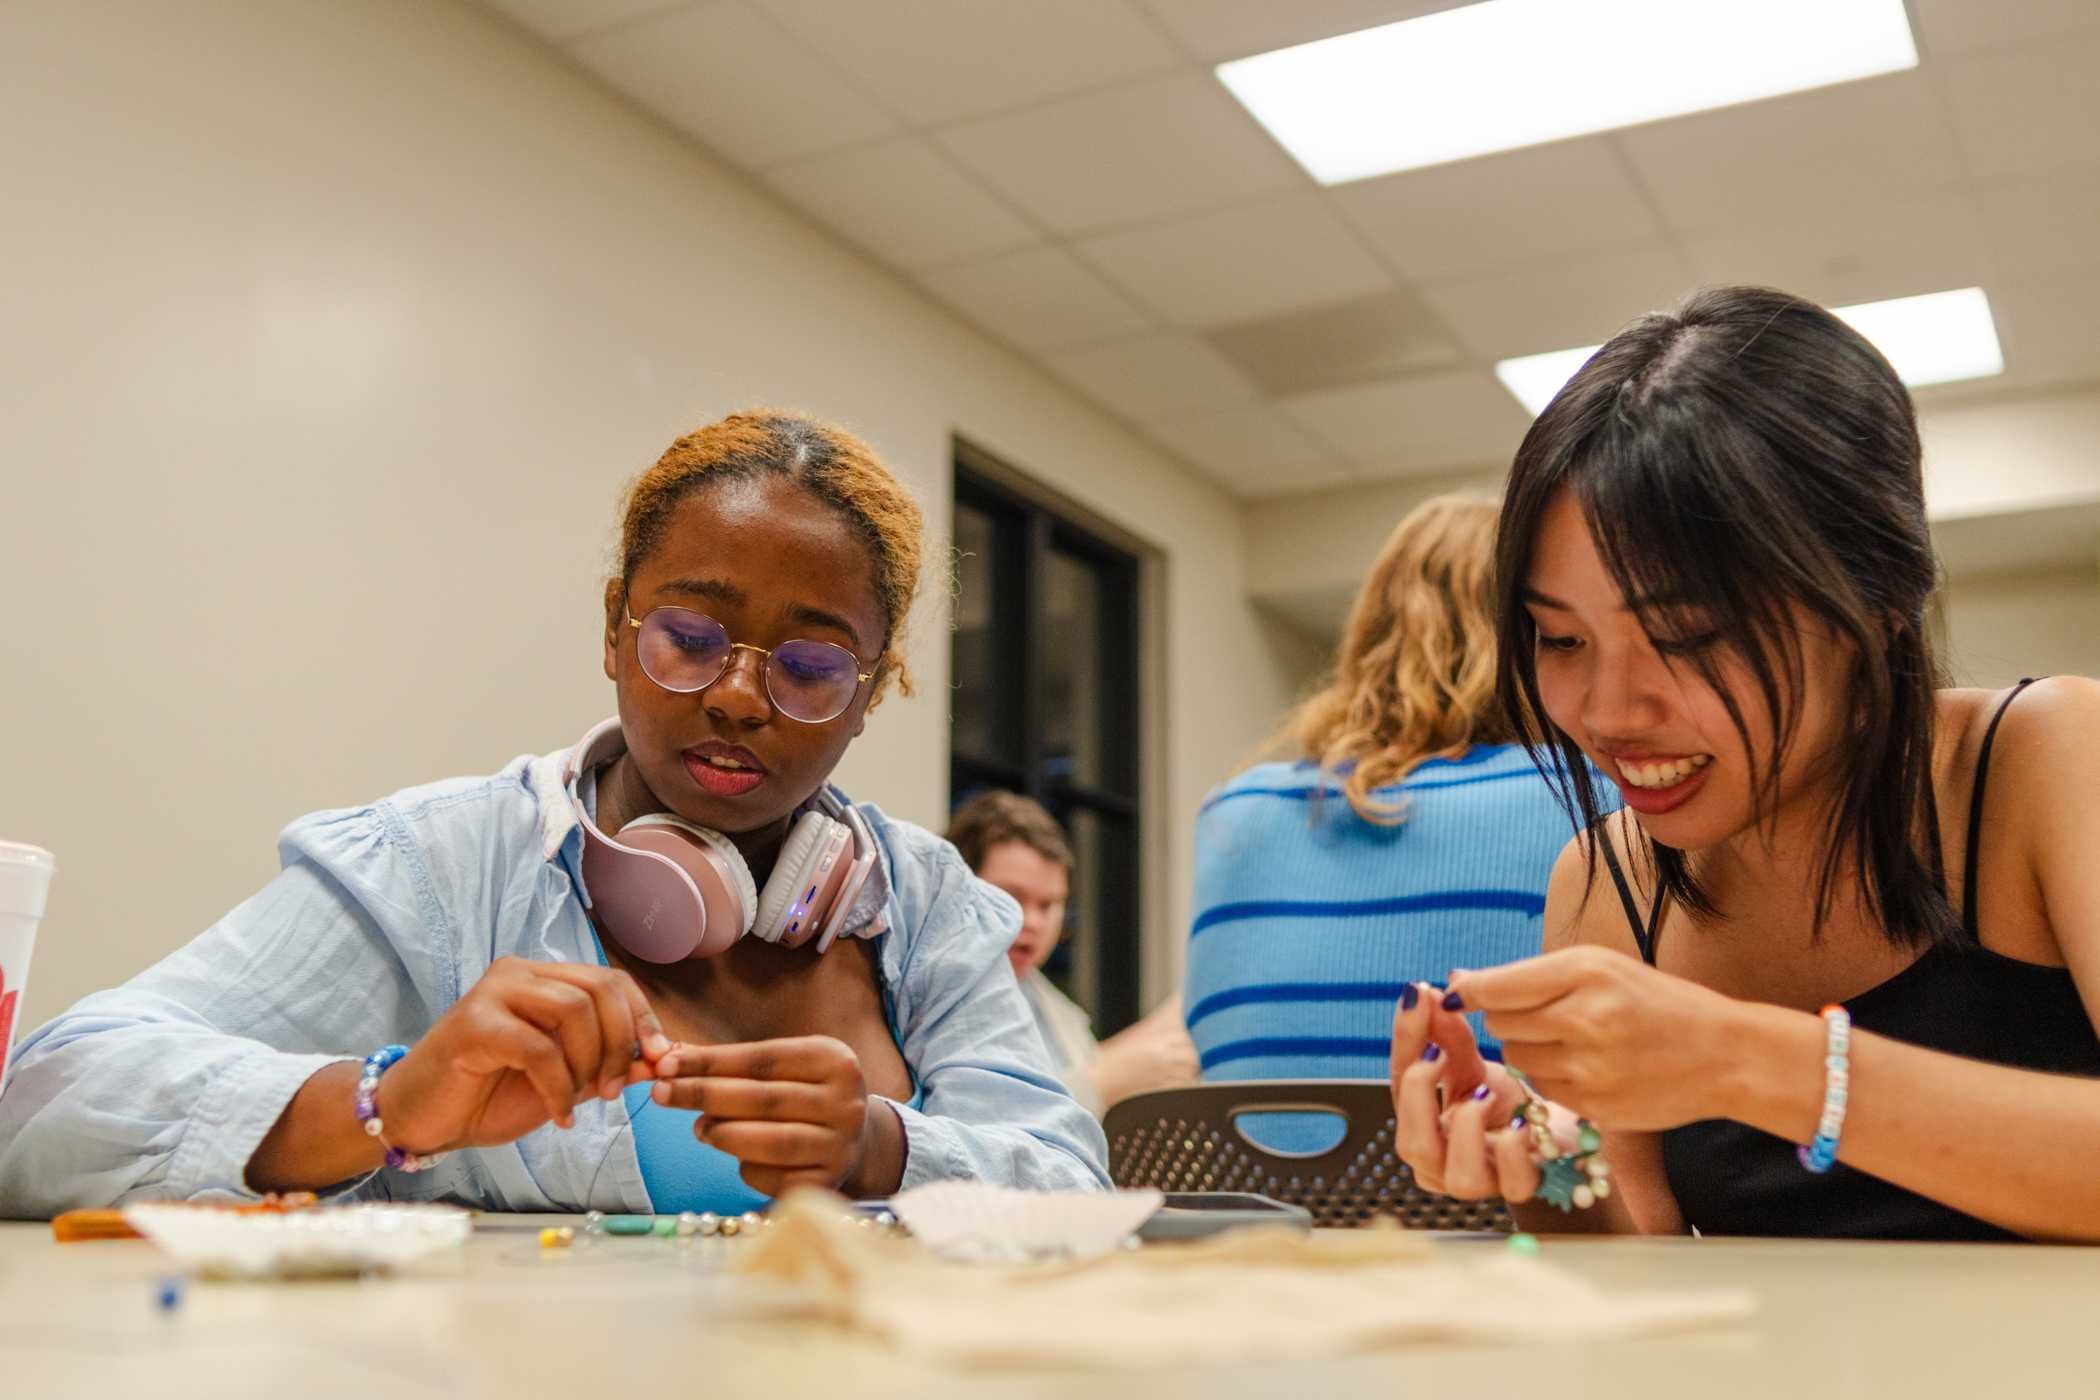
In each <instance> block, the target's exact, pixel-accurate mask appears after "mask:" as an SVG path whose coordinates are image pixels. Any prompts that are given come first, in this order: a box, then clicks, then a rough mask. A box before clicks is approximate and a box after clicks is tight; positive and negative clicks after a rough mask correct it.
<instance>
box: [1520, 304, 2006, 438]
mask: <svg viewBox="0 0 2100 1400" xmlns="http://www.w3.org/2000/svg"><path fill="white" fill-rule="evenodd" d="M1831 314H1832V315H1834V316H1836V317H1837V318H1838V319H1839V320H1841V321H1843V322H1844V323H1845V324H1846V325H1848V326H1850V327H1852V329H1854V330H1856V331H1858V332H1859V333H1860V334H1861V335H1863V336H1865V337H1866V338H1867V341H1868V343H1869V344H1871V345H1872V346H1873V347H1874V348H1875V349H1876V350H1879V351H1880V352H1881V353H1882V354H1883V355H1884V356H1886V357H1887V358H1888V362H1889V364H1890V365H1891V366H1893V367H1894V368H1895V371H1896V374H1897V375H1898V377H1900V378H1901V379H1902V380H1903V382H1904V383H1905V384H1907V385H1909V386H1910V387H1911V388H1913V389H1917V388H1922V387H1923V386H1925V385H1927V384H1950V383H1952V382H1954V381H1955V380H1957V379H1987V378H1989V377H1990V376H1991V375H1994V374H2003V373H2004V372H2005V354H2004V352H2003V351H2001V350H2000V349H1999V348H1998V326H1997V323H1996V322H1994V321H1993V320H1992V319H1991V303H1990V298H1988V297H1986V296H1985V295H1984V294H1983V288H1981V287H1963V288H1962V289H1961V290H1960V291H1954V292H1928V293H1927V294H1926V295H1924V296H1917V297H1897V298H1895V299H1894V300H1892V301H1870V302H1865V303H1862V304H1861V305H1859V306H1840V307H1837V308H1835V309H1834V310H1833V311H1832V312H1831ZM1601 348H1602V347H1601V346H1596V345H1584V346H1582V347H1580V348H1578V349H1574V350H1548V351H1547V352H1546V353H1545V354H1543V355H1523V356H1520V357H1518V358H1517V359H1514V360H1503V361H1500V362H1499V363H1497V364H1496V366H1495V377H1496V378H1497V379H1499V380H1501V381H1502V387H1503V388H1505V389H1507V390H1509V391H1510V393H1512V394H1514V395H1516V397H1517V402H1518V403H1520V404H1522V405H1524V407H1525V408H1526V409H1527V410H1528V411H1529V412H1530V413H1531V415H1532V416H1533V417H1534V418H1536V417H1537V416H1538V415H1539V414H1540V413H1542V412H1544V411H1545V407H1546V405H1547V404H1549V403H1551V402H1553V396H1554V395H1555V394H1557V393H1559V392H1560V390H1561V386H1562V385H1563V384H1566V383H1567V382H1568V380H1570V379H1571V378H1573V377H1574V375H1575V371H1576V370H1578V369H1581V368H1582V367H1583V365H1584V364H1585V363H1587V362H1588V360H1589V358H1590V356H1592V355H1594V354H1596V353H1597V351H1598V350H1599V349H1601Z"/></svg>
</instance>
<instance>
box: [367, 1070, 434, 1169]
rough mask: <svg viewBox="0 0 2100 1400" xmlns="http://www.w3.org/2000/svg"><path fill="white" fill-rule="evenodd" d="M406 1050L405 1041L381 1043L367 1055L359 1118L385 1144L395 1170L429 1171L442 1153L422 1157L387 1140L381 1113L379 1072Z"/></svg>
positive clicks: (388, 1159) (382, 1144)
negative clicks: (399, 1043) (392, 1043)
mask: <svg viewBox="0 0 2100 1400" xmlns="http://www.w3.org/2000/svg"><path fill="white" fill-rule="evenodd" d="M407 1053H408V1047H407V1046H406V1045H382V1046H380V1047H379V1048H378V1049H377V1050H374V1051H373V1052H372V1053H371V1054H369V1055H367V1056H365V1067H364V1069H363V1070H362V1071H361V1072H360V1073H359V1074H358V1076H357V1098H356V1101H355V1102H356V1111H357V1121H358V1122H359V1123H362V1124H363V1125H364V1129H365V1135H366V1136H367V1137H375V1138H378V1139H379V1145H380V1146H381V1147H384V1148H386V1164H387V1165H388V1166H389V1167H392V1168H393V1169H394V1170H396V1171H404V1172H427V1171H429V1170H430V1169H431V1168H432V1167H434V1166H436V1165H437V1164H438V1159H439V1158H440V1157H441V1156H442V1155H443V1154H442V1153H435V1152H434V1153H432V1154H431V1155H429V1156H428V1157H422V1156H418V1155H417V1154H415V1153H413V1152H403V1151H402V1150H401V1149H400V1148H398V1147H393V1146H390V1145H389V1144H388V1143H387V1140H386V1124H385V1123H383V1122H381V1121H380V1117H379V1076H380V1075H382V1074H385V1073H386V1072H387V1071H388V1070H390V1069H392V1068H393V1067H394V1065H395V1064H396V1063H398V1062H399V1061H400V1059H401V1057H402V1056H403V1055H406V1054H407Z"/></svg>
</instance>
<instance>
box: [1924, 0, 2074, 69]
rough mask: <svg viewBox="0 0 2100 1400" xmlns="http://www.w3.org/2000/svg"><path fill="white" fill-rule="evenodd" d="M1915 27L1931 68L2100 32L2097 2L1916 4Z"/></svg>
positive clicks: (1946, 0)
mask: <svg viewBox="0 0 2100 1400" xmlns="http://www.w3.org/2000/svg"><path fill="white" fill-rule="evenodd" d="M1910 13H1911V23H1912V26H1913V27H1914V28H1915V30H1916V31H1917V35H1918V42H1919V44H1920V46H1921V47H1922V48H1923V49H1924V51H1925V59H1926V61H1927V62H1928V63H1929V62H1931V61H1932V60H1933V59H1935V58H1938V57H1941V56H1942V55H1945V54H1955V53H1967V52H1970V51H1972V50H1975V49H1988V48H1996V47H1998V46H1999V45H2002V44H2016V43H2019V42H2020V41H2022V40H2024V39H2047V38H2053V37H2056V36H2058V35H2063V34H2077V33H2081V32H2091V31H2094V30H2100V5H2095V4H2094V3H2093V0H1990V3H1985V4H1978V3H1977V0H1910Z"/></svg>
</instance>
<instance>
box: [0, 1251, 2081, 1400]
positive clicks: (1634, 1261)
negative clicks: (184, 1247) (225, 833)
mask: <svg viewBox="0 0 2100 1400" xmlns="http://www.w3.org/2000/svg"><path fill="white" fill-rule="evenodd" d="M570 1219H572V1218H571V1217H531V1216H509V1217H483V1218H482V1220H481V1222H480V1226H479V1228H477V1230H476V1233H475V1236H474V1238H473V1240H472V1241H471V1242H470V1243H469V1245H468V1246H467V1248H466V1250H465V1252H464V1257H463V1258H461V1259H460V1260H458V1261H456V1262H455V1263H453V1264H451V1265H449V1266H446V1267H444V1268H441V1269H438V1270H433V1271H431V1272H428V1273H423V1274H418V1275H415V1276H404V1277H396V1278H375V1279H367V1280H360V1281H341V1282H305V1283H293V1284H256V1283H198V1282H190V1283H187V1284H186V1285H185V1286H184V1289H183V1293H182V1300H181V1304H180V1306H179V1307H178V1308H176V1309H175V1310H174V1311H172V1312H167V1313H163V1312H162V1311H161V1310H160V1309H158V1308H157V1307H156V1306H155V1292H156V1284H157V1282H158V1280H160V1279H161V1278H163V1277H165V1276H166V1275H167V1274H168V1272H169V1270H168V1266H167V1263H166V1261H165V1259H164V1258H163V1256H161V1255H160V1254H159V1253H158V1252H157V1251H156V1250H155V1249H154V1248H153V1247H152V1246H150V1245H148V1244H145V1243H143V1242H139V1241H98V1242H91V1243H83V1244H71V1245H58V1244H55V1243H53V1241H52V1239H51V1232H50V1228H49V1227H48V1226H47V1225H42V1224H0V1393H4V1394H5V1395H6V1396H8V1397H15V1396H22V1397H30V1396H35V1397H39V1400H42V1397H47V1396H72V1395H83V1396H85V1395H97V1396H105V1395H106V1396H119V1397H124V1396H150V1397H152V1400H184V1398H185V1397H190V1396H196V1397H212V1400H223V1398H224V1397H230V1396H244V1395H256V1396H271V1397H280V1396H291V1395H297V1396H338V1395H340V1396H346V1397H347V1396H355V1397H358V1400H372V1397H377V1396H384V1397H387V1400H410V1397H423V1396H432V1397H435V1396H445V1397H448V1398H449V1400H478V1398H479V1397H490V1398H491V1400H497V1397H500V1398H501V1400H517V1398H518V1397H523V1396H534V1395H561V1396H573V1397H578V1400H581V1398H582V1397H599V1396H609V1397H615V1400H630V1397H632V1400H643V1397H647V1400H659V1397H668V1396H679V1395H694V1396H701V1395H707V1396H723V1395H731V1396H738V1395H764V1396H765V1397H767V1400H799V1398H800V1397H805V1396H807V1397H811V1400H818V1398H819V1397H821V1398H822V1400H837V1397H839V1396H841V1395H846V1394H850V1395H852V1396H855V1397H860V1396H881V1395H899V1396H904V1395H909V1396H914V1397H919V1396H940V1395H956V1396H962V1395H968V1396H992V1397H997V1396H1063V1395H1072V1396H1085V1397H1086V1398H1087V1400H1117V1397H1122V1396H1132V1397H1143V1400H1177V1398H1178V1397H1198V1396H1201V1397H1204V1398H1205V1400H1221V1398H1222V1400H1232V1398H1233V1397H1239V1396H1251V1395H1269V1394H1275V1393H1278V1392H1282V1391H1285V1390H1286V1389H1288V1390H1289V1391H1291V1392H1293V1393H1295V1394H1296V1395H1298V1396H1301V1397H1308V1400H1309V1398H1310V1397H1322V1400H1324V1397H1328V1396H1340V1397H1347V1396H1364V1397H1374V1396H1375V1397H1377V1400H1394V1397H1396V1396H1414V1395H1422V1396H1431V1395H1451V1396H1458V1395H1488V1396H1500V1395H1523V1396H1527V1397H1537V1398H1538V1400H1576V1398H1577V1397H1598V1400H1604V1397H1610V1400H1644V1397H1649V1396H1669V1397H1671V1400H1687V1397H1689V1400H1733V1397H1738V1396H1742V1397H1749V1396H1756V1397H1759V1400H1775V1398H1777V1400H1801V1397H1812V1396H1840V1395H1842V1396H1866V1395H1872V1396H1883V1395H1886V1396H1899V1397H1902V1400H1941V1397H1950V1398H1952V1397H1959V1400H1976V1397H1979V1396H1993V1395H1999V1394H2005V1393H2010V1392H2011V1390H2012V1387H2013V1385H2019V1386H2021V1387H2023V1388H2024V1387H2029V1386H2036V1385H2040V1386H2045V1387H2047V1389H2046V1390H2043V1391H2042V1392H2040V1393H2042V1394H2048V1395H2093V1394H2100V1355H2096V1352H2095V1351H2089V1350H2087V1348H2086V1346H2085V1343H2086V1342H2087V1341H2088V1340H2089V1339H2090V1338H2089V1334H2088V1333H2087V1332H2086V1330H2085V1329H2086V1328H2088V1327H2095V1326H2096V1325H2100V1249H2076V1248H2062V1247H2050V1246H2039V1245H2028V1246H2022V1245H1927V1244H1855V1243H1825V1242H1812V1241H1753V1240H1693V1239H1657V1240H1648V1239H1594V1240H1583V1239H1567V1240H1555V1239H1548V1240H1546V1241H1545V1242H1544V1243H1543V1244H1542V1247H1541V1253H1542V1255H1543V1256H1544V1257H1546V1258H1548V1259H1550V1260H1552V1262H1554V1263H1556V1264H1558V1265H1561V1266H1562V1267H1564V1268H1566V1269H1568V1270H1570V1271H1571V1272H1573V1273H1576V1274H1579V1275H1581V1276H1582V1277H1584V1278H1587V1279H1590V1280H1591V1281H1593V1282H1595V1283H1597V1284H1599V1285H1601V1286H1604V1287H1626V1288H1634V1289H1640V1290H1644V1291H1645V1290H1657V1289H1661V1290H1674V1289H1695V1288H1697V1289H1704V1288H1747V1289H1749V1290H1750V1291H1751V1292H1752V1293H1753V1294H1755V1296H1756V1297H1757V1300H1758V1304H1759V1311H1758V1314H1757V1316H1756V1318H1755V1319H1753V1320H1752V1321H1750V1322H1748V1323H1746V1324H1743V1325H1741V1326H1738V1327H1732V1328H1721V1329H1714V1330H1710V1331H1704V1332H1697V1333H1688V1334H1684V1335H1679V1336H1665V1337H1653V1338H1643V1339H1635V1340H1628V1341H1617V1342H1598V1343H1588V1344H1551V1345H1544V1344H1527V1345H1516V1346H1509V1347H1494V1348H1488V1347H1458V1346H1426V1347H1414V1348H1408V1349H1404V1350H1393V1351H1387V1352H1381V1353H1372V1354H1366V1355H1359V1356H1352V1357H1344V1358H1337V1359H1335V1360H1332V1361H1328V1362H1322V1363H1318V1364H1316V1365H1307V1364H1304V1363H1293V1364H1278V1365H1273V1366H1261V1367H1231V1368H1223V1367H1219V1368H1201V1369H1190V1368H1172V1369H1159V1368H1154V1369H1149V1370H1126V1371H1112V1372H1098V1371H1097V1372H1082V1371H1067V1372H1042V1371H1028V1372H1019V1371H1014V1372H983V1371H976V1372H968V1373H960V1372H942V1371H940V1370H937V1369H934V1368H931V1367H928V1366H926V1365H923V1364H920V1363H917V1362H912V1361H907V1360H902V1359H899V1358H897V1357H895V1356H893V1355H891V1354H889V1353H888V1352H886V1351H884V1350H883V1349H882V1348H881V1347H880V1346H879V1345H877V1344H875V1343H871V1342H866V1341H861V1340H857V1339H854V1338H851V1337H847V1336H843V1335H839V1334H836V1333H834V1332H831V1331H829V1330H827V1329H824V1328H822V1327H820V1326H818V1325H816V1324H814V1323H811V1322H808V1321H799V1322H798V1321H792V1320H783V1319H781V1318H780V1317H778V1316H777V1315H768V1314H767V1313H765V1312H764V1311H762V1310H760V1309H758V1308H756V1307H755V1306H754V1305H753V1303H752V1300H751V1299H750V1298H749V1296H748V1293H746V1294H745V1295H744V1296H743V1297H742V1298H741V1300H740V1298H739V1287H738V1284H737V1283H736V1281H735V1280H733V1279H729V1278H726V1277H723V1276H720V1275H718V1274H715V1273H712V1272H709V1271H708V1270H706V1269H705V1268H704V1267H695V1266H694V1261H695V1259H696V1257H697V1256H694V1255H691V1254H688V1255H687V1256H686V1259H685V1260H684V1262H678V1261H673V1260H668V1259H667V1254H666V1251H675V1250H677V1249H678V1248H679V1246H677V1245H675V1244H671V1243H668V1242H664V1241H656V1240H647V1239H641V1240H606V1241H602V1242H598V1243H595V1244H593V1245H592V1246H591V1247H590V1248H588V1249H577V1250H574V1251H571V1252H568V1253H567V1254H565V1255H562V1256H560V1257H549V1256H543V1254H542V1252H541V1250H540V1249H539V1247H538V1244H537V1240H536V1237H535V1233H534V1231H535V1230H536V1229H537V1227H538V1226H539V1225H541V1224H544V1223H561V1222H563V1221H566V1220H570ZM705 1247H706V1246H702V1248H705ZM727 1247H729V1248H734V1247H735V1246H733V1245H730V1246H727ZM1435 1247H1436V1248H1437V1249H1439V1250H1480V1249H1497V1248H1501V1247H1502V1246H1501V1245H1500V1244H1499V1243H1495V1242H1490V1241H1482V1240H1477V1239H1446V1238H1439V1239H1438V1241H1437V1243H1436V1246H1435ZM1045 1325H1046V1326H1054V1325H1055V1323H1054V1321H1052V1320H1047V1319H1046V1323H1045ZM1482 1387H1485V1388H1484V1389H1482Z"/></svg>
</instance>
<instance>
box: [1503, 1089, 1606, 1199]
mask: <svg viewBox="0 0 2100 1400" xmlns="http://www.w3.org/2000/svg"><path fill="white" fill-rule="evenodd" d="M1510 1077H1511V1078H1512V1079H1514V1080H1516V1081H1517V1086H1518V1087H1519V1088H1521V1089H1522V1090H1523V1091H1524V1102H1523V1103H1521V1104H1519V1105H1518V1106H1517V1113H1516V1117H1515V1118H1514V1119H1512V1120H1511V1123H1510V1126H1511V1127H1515V1128H1522V1129H1524V1130H1525V1131H1526V1132H1529V1133H1530V1134H1531V1145H1532V1147H1533V1149H1534V1150H1535V1152H1536V1155H1537V1157H1538V1164H1539V1190H1538V1198H1539V1199H1540V1200H1542V1201H1544V1202H1545V1203H1546V1204H1547V1205H1549V1206H1556V1207H1558V1208H1559V1209H1560V1210H1561V1211H1562V1213H1564V1214H1565V1213H1566V1212H1568V1211H1576V1210H1588V1209H1589V1208H1590V1207H1591V1206H1593V1205H1595V1204H1596V1203H1597V1202H1599V1201H1601V1200H1604V1199H1605V1198H1606V1197H1608V1196H1610V1195H1611V1163H1609V1162H1607V1161H1605V1160H1604V1135H1603V1134H1602V1133H1600V1132H1598V1131H1597V1129H1596V1127H1595V1126H1594V1125H1593V1124H1592V1123H1591V1122H1590V1120H1589V1119H1587V1118H1577V1119H1576V1120H1575V1150H1574V1151H1573V1152H1562V1151H1561V1150H1560V1141H1559V1140H1558V1139H1557V1138H1555V1137H1554V1136H1553V1128H1552V1126H1551V1124H1550V1122H1549V1120H1550V1118H1551V1116H1552V1111H1553V1110H1552V1106H1551V1105H1550V1104H1548V1103H1547V1102H1546V1100H1545V1099H1543V1098H1541V1097H1540V1096H1539V1091H1538V1090H1536V1089H1534V1088H1532V1087H1531V1081H1530V1080H1529V1079H1526V1078H1525V1077H1524V1076H1523V1075H1522V1074H1520V1073H1518V1072H1517V1071H1516V1070H1511V1071H1510Z"/></svg>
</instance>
